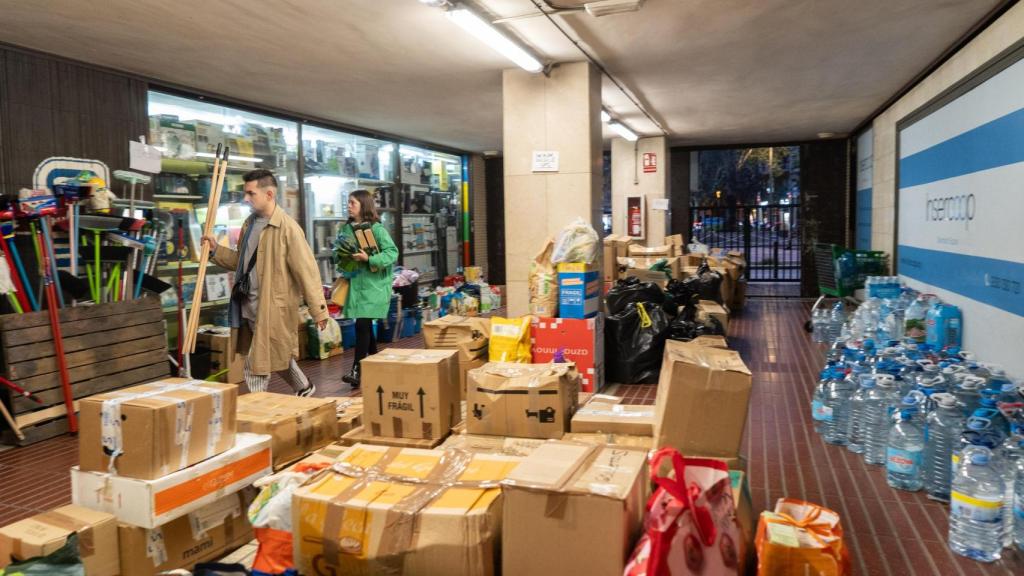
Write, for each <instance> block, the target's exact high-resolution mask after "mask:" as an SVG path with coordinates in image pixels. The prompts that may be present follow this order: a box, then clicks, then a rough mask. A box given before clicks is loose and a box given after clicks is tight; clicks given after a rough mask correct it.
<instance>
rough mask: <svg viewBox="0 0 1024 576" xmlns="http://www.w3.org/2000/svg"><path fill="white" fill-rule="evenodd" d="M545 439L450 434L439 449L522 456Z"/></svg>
mask: <svg viewBox="0 0 1024 576" xmlns="http://www.w3.org/2000/svg"><path fill="white" fill-rule="evenodd" d="M545 442H547V440H542V439H540V438H509V437H506V436H478V435H476V434H452V435H451V436H449V437H448V439H447V440H445V441H444V444H441V446H440V449H441V450H452V449H457V450H465V451H466V452H473V453H483V454H504V455H505V456H516V457H519V458H523V457H525V456H529V455H530V454H533V451H534V450H536V449H537V448H539V447H540V446H541V445H542V444H544V443H545Z"/></svg>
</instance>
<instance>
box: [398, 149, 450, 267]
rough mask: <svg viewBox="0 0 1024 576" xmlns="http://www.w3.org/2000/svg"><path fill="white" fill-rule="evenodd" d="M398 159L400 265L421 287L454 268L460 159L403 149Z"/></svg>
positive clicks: (438, 153)
mask: <svg viewBox="0 0 1024 576" xmlns="http://www.w3.org/2000/svg"><path fill="white" fill-rule="evenodd" d="M399 155H400V158H401V173H402V197H401V208H402V237H401V249H402V254H403V262H404V265H405V267H406V268H415V269H416V270H418V271H419V272H420V274H421V276H420V282H421V283H423V282H433V281H437V280H441V279H443V278H444V276H445V275H447V274H453V273H455V272H456V271H457V270H458V269H459V264H460V258H459V254H460V251H461V242H460V231H461V227H460V223H461V220H462V158H461V157H459V156H455V155H452V154H445V153H442V152H435V151H433V150H428V149H425V148H417V147H414V146H404V145H403V146H401V147H400V150H399Z"/></svg>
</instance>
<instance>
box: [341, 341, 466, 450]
mask: <svg viewBox="0 0 1024 576" xmlns="http://www.w3.org/2000/svg"><path fill="white" fill-rule="evenodd" d="M360 366H361V368H362V371H363V374H362V379H363V405H364V409H363V422H364V424H363V425H364V426H366V427H367V428H368V429H369V431H370V433H371V434H372V435H374V436H391V437H394V438H415V439H427V440H431V439H442V438H444V437H445V436H447V435H448V432H449V431H450V430H451V429H452V426H454V425H455V423H456V422H458V417H459V361H458V351H457V350H412V349H401V348H388V349H387V350H384V351H383V352H380V353H379V354H374V355H373V356H368V357H366V358H364V359H363V361H362V363H361V364H360Z"/></svg>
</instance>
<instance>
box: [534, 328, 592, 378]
mask: <svg viewBox="0 0 1024 576" xmlns="http://www.w3.org/2000/svg"><path fill="white" fill-rule="evenodd" d="M559 350H561V352H562V355H563V356H564V358H565V360H566V361H567V362H572V363H574V364H576V370H577V371H578V372H579V373H580V378H581V379H582V384H581V390H582V391H583V392H597V391H599V390H601V389H602V388H604V316H602V315H600V314H598V315H597V316H595V317H594V318H587V319H582V320H581V319H570V318H539V317H535V318H534V319H533V320H532V324H531V326H530V352H531V353H532V355H533V362H534V363H535V364H543V363H545V362H551V361H552V360H554V358H555V354H556V353H558V351H559Z"/></svg>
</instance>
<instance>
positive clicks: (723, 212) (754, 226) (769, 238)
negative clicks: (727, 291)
mask: <svg viewBox="0 0 1024 576" xmlns="http://www.w3.org/2000/svg"><path fill="white" fill-rule="evenodd" d="M690 228H691V230H690V232H691V234H690V237H691V238H692V239H694V240H696V241H698V242H701V243H703V244H707V245H708V247H710V248H721V249H722V250H724V251H726V252H728V251H730V250H739V251H741V252H743V255H744V256H745V257H746V260H747V271H746V275H747V279H748V280H749V281H750V282H799V281H800V256H801V252H802V248H803V247H802V246H801V243H800V239H801V230H800V205H799V204H770V205H742V206H730V207H724V206H695V207H691V208H690Z"/></svg>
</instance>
